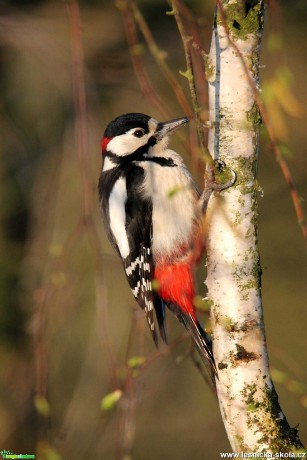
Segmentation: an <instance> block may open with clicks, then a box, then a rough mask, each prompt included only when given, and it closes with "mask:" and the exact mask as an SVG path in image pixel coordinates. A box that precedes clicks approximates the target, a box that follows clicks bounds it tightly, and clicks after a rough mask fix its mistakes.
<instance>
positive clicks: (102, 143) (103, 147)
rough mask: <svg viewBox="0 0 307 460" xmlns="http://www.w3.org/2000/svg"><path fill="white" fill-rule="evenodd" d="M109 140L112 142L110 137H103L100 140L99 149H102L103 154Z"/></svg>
mask: <svg viewBox="0 0 307 460" xmlns="http://www.w3.org/2000/svg"><path fill="white" fill-rule="evenodd" d="M110 140H112V137H103V138H102V139H101V142H100V145H101V148H102V151H103V152H105V151H106V150H107V145H108V143H109V142H110Z"/></svg>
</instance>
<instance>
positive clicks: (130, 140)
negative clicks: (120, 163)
mask: <svg viewBox="0 0 307 460" xmlns="http://www.w3.org/2000/svg"><path fill="white" fill-rule="evenodd" d="M147 140H148V136H143V137H142V138H137V137H135V136H133V135H132V134H128V133H126V134H122V135H121V136H116V137H114V138H113V139H111V140H110V142H109V143H108V146H107V151H108V152H112V153H114V154H115V155H118V156H125V155H129V154H130V153H133V152H135V151H136V150H137V149H138V148H140V147H142V145H144V144H146V143H147Z"/></svg>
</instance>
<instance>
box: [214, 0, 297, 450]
mask: <svg viewBox="0 0 307 460" xmlns="http://www.w3.org/2000/svg"><path fill="white" fill-rule="evenodd" d="M235 3H239V4H240V5H241V6H242V2H239V1H236V0H232V1H229V2H227V1H224V5H225V11H226V14H227V7H228V5H231V6H233V5H234V4H235ZM259 5H260V8H262V4H261V2H260V1H259ZM259 5H258V6H259ZM231 11H233V10H231ZM262 13H263V11H262ZM228 14H231V13H230V10H229V12H228ZM260 14H261V11H260ZM224 24H225V22H224ZM230 24H231V21H230ZM259 24H260V22H259ZM254 25H255V24H254ZM240 26H241V25H240ZM241 30H242V29H241ZM230 33H231V29H230ZM261 33H262V31H261V26H259V30H253V32H252V33H250V34H248V33H246V34H245V36H242V37H238V36H236V35H235V34H234V35H231V37H232V40H234V41H235V43H236V45H237V47H238V48H239V50H240V52H241V53H242V56H243V58H244V60H245V62H246V64H247V66H248V68H249V71H250V74H251V76H252V77H253V79H255V80H256V81H257V77H258V63H259V52H260V41H261ZM242 35H244V34H242ZM209 64H210V73H211V77H210V78H209V80H210V81H209V108H210V122H211V123H210V125H211V129H210V133H209V150H210V153H211V155H212V156H213V157H214V158H221V159H222V160H224V161H225V162H226V164H227V166H229V167H230V168H232V169H233V170H234V171H235V172H236V174H237V182H236V184H235V186H233V187H231V188H229V189H228V190H225V191H223V192H221V193H215V194H213V196H212V198H211V200H210V203H209V207H208V210H207V225H208V234H207V280H206V284H207V288H208V297H209V299H211V301H212V312H211V315H212V327H213V334H214V340H213V350H214V356H215V361H216V364H217V367H218V370H219V372H218V373H219V380H217V395H218V399H219V404H220V409H221V414H222V417H223V421H224V424H225V427H226V431H227V434H228V437H229V440H230V443H231V446H232V448H233V450H234V451H236V452H241V451H243V452H264V451H265V452H275V451H280V450H283V449H286V451H287V452H288V451H291V450H292V451H293V449H294V448H299V447H300V442H299V440H298V438H297V433H296V430H292V429H291V428H290V427H289V425H288V424H287V421H286V419H285V417H284V415H283V413H282V411H281V409H280V407H279V405H278V398H277V395H276V392H275V390H274V386H273V384H272V382H271V378H270V374H269V364H268V356H267V351H266V344H265V334H264V326H263V316H262V302H261V286H260V278H261V268H260V263H259V254H258V249H257V225H256V216H257V184H256V181H255V171H256V160H257V150H258V122H259V118H258V111H257V108H256V105H255V100H254V96H253V91H252V89H251V86H250V84H249V82H248V80H247V77H246V74H245V71H244V68H243V65H242V61H241V59H240V57H239V56H238V55H237V53H236V51H235V49H234V48H233V46H232V45H231V44H230V43H229V40H228V38H227V33H226V31H225V28H224V25H223V21H221V20H217V23H216V26H215V28H214V31H213V38H212V44H211V50H210V62H209ZM207 73H208V72H207ZM284 436H286V437H287V439H288V440H287V442H286V441H285V437H284ZM282 438H283V441H281V439H282Z"/></svg>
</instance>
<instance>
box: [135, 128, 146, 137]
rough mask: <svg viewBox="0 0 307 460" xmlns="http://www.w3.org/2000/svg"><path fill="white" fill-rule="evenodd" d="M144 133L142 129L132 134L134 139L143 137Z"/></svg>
mask: <svg viewBox="0 0 307 460" xmlns="http://www.w3.org/2000/svg"><path fill="white" fill-rule="evenodd" d="M144 134H145V132H144V129H136V130H135V131H134V133H133V135H134V136H135V137H142V136H144Z"/></svg>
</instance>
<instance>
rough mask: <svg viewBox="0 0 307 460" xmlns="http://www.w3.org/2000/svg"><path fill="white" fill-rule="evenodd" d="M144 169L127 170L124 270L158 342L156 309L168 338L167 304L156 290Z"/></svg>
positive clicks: (150, 216)
mask: <svg viewBox="0 0 307 460" xmlns="http://www.w3.org/2000/svg"><path fill="white" fill-rule="evenodd" d="M144 174H145V173H144V170H143V169H142V168H138V167H135V166H134V167H133V168H131V170H127V171H126V184H127V202H126V206H125V213H126V231H127V234H128V240H129V248H130V253H129V256H128V257H127V258H126V259H125V260H124V266H125V272H126V276H127V278H128V281H129V284H130V287H131V291H132V293H133V295H134V297H135V298H136V300H137V302H138V304H139V305H140V307H141V308H142V309H144V310H145V313H146V317H147V322H148V325H149V328H150V331H151V334H152V337H153V339H154V341H155V343H156V344H157V343H158V337H157V332H156V326H155V320H154V312H155V313H156V317H157V321H158V326H159V329H160V333H161V337H162V338H163V340H164V341H166V334H165V319H164V316H165V315H164V311H165V306H164V303H163V301H162V300H161V299H160V298H159V297H158V296H157V294H156V293H155V291H154V290H153V285H152V281H153V277H154V262H153V256H152V201H151V200H150V199H149V198H148V199H147V198H146V197H144V194H143V193H142V183H143V180H144Z"/></svg>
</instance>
